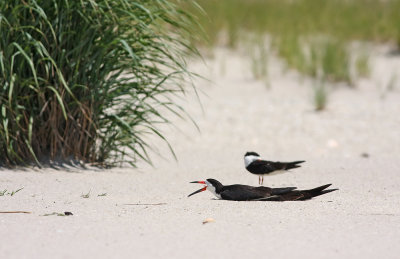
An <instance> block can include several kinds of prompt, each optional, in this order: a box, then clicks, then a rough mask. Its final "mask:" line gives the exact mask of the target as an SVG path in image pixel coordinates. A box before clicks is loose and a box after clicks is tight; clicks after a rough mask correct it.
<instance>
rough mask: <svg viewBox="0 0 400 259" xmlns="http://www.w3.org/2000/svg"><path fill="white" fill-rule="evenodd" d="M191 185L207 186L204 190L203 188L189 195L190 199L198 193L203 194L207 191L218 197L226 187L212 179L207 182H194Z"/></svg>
mask: <svg viewBox="0 0 400 259" xmlns="http://www.w3.org/2000/svg"><path fill="white" fill-rule="evenodd" d="M190 183H200V184H204V185H205V186H204V187H203V188H201V189H199V190H197V191H195V192H193V193H191V194H189V196H188V197H190V196H192V195H194V194H196V193H199V192H203V191H205V190H207V189H208V190H209V191H210V192H212V193H213V194H215V195H216V196H217V197H218V195H219V193H220V191H221V189H222V187H224V186H223V185H222V183H220V182H218V181H217V180H215V179H211V178H210V179H207V180H205V181H193V182H190ZM219 198H220V197H219Z"/></svg>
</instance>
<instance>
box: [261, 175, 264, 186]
mask: <svg viewBox="0 0 400 259" xmlns="http://www.w3.org/2000/svg"><path fill="white" fill-rule="evenodd" d="M261 185H264V175H263V176H261Z"/></svg>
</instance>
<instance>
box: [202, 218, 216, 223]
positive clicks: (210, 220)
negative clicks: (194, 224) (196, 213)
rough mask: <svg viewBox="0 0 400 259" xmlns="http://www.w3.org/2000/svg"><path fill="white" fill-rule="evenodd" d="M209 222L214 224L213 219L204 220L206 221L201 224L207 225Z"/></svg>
mask: <svg viewBox="0 0 400 259" xmlns="http://www.w3.org/2000/svg"><path fill="white" fill-rule="evenodd" d="M210 222H215V220H214V219H213V218H206V219H205V220H204V221H203V224H207V223H210Z"/></svg>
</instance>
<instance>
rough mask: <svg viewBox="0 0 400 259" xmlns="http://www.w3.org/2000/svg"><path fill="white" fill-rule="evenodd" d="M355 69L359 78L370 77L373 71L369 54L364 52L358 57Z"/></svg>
mask: <svg viewBox="0 0 400 259" xmlns="http://www.w3.org/2000/svg"><path fill="white" fill-rule="evenodd" d="M355 68H356V71H357V72H356V73H357V75H358V76H361V77H368V76H369V75H370V72H371V70H370V67H369V56H368V54H367V53H365V52H363V53H361V54H360V55H358V56H357V57H356V60H355Z"/></svg>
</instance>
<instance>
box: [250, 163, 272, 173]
mask: <svg viewBox="0 0 400 259" xmlns="http://www.w3.org/2000/svg"><path fill="white" fill-rule="evenodd" d="M247 170H248V171H250V172H251V173H253V174H268V173H271V172H273V171H276V170H278V169H277V168H276V166H274V162H270V161H265V160H254V161H253V162H251V164H250V165H249V166H248V167H247Z"/></svg>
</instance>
